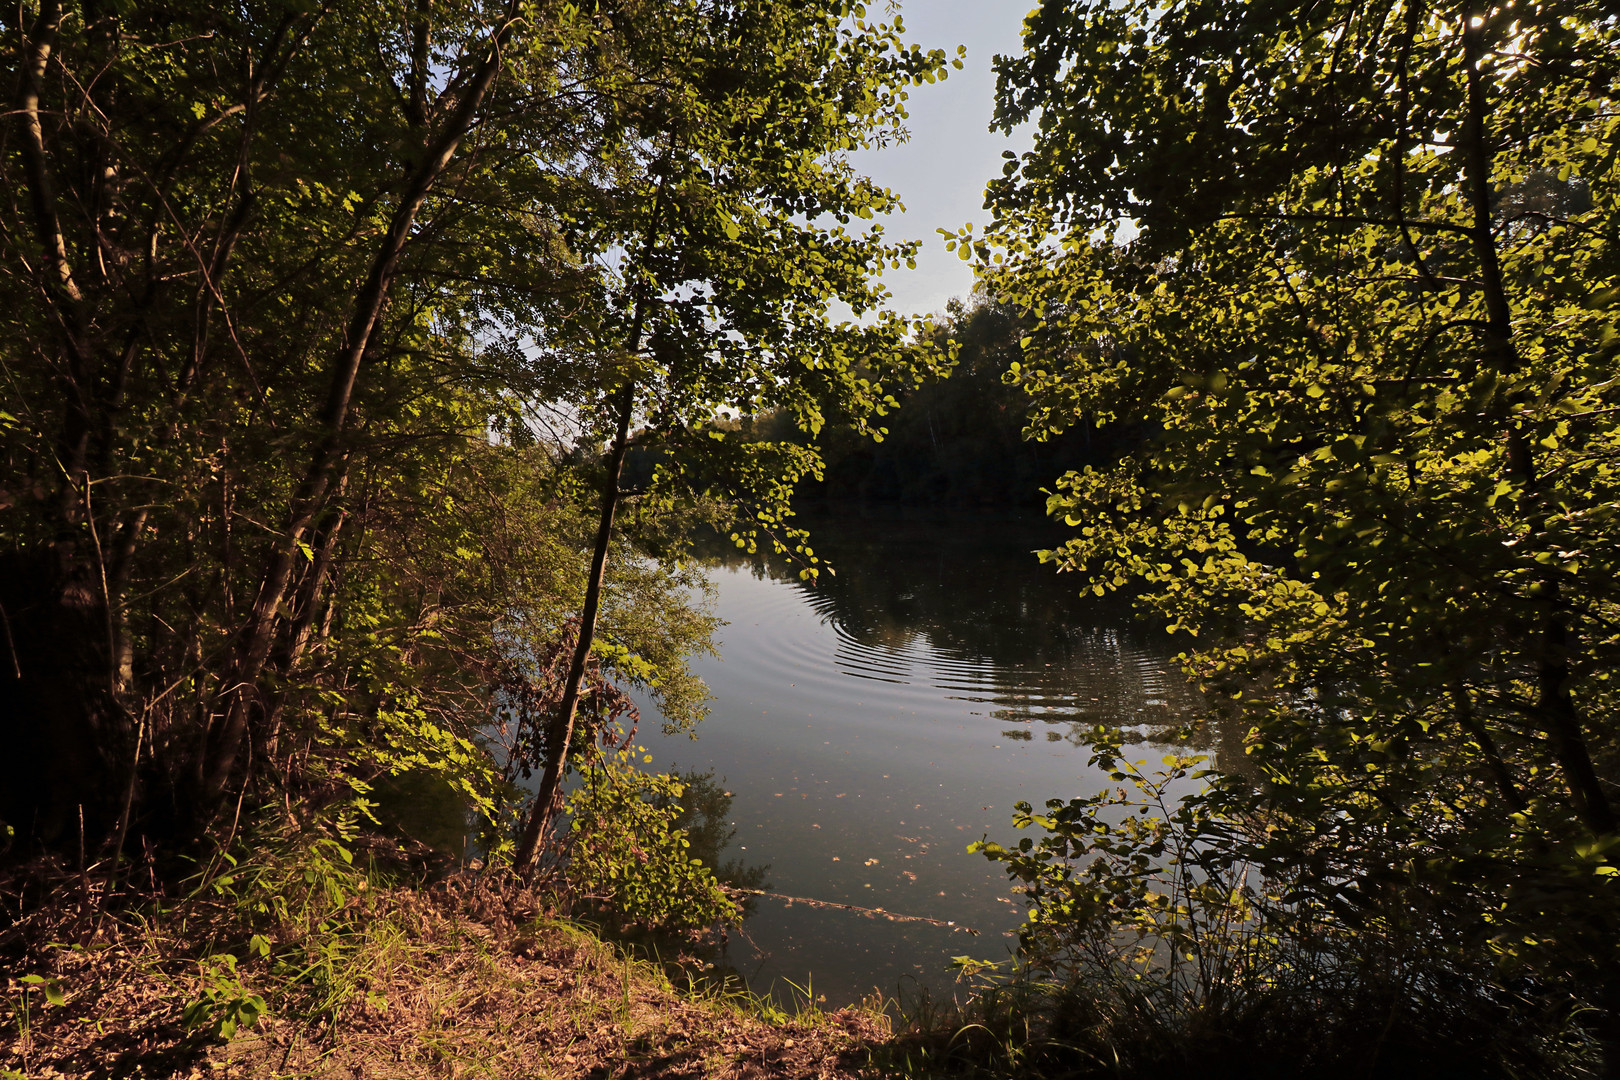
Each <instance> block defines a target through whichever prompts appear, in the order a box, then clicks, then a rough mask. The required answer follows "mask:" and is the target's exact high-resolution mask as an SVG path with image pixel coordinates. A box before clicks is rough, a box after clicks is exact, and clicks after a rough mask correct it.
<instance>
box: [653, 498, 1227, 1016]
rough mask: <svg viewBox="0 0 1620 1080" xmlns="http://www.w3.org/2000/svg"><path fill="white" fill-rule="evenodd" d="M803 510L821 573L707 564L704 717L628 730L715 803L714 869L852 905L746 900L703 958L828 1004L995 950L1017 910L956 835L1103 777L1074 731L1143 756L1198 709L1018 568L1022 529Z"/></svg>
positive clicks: (1109, 628) (1148, 653)
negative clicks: (717, 958) (1120, 741)
mask: <svg viewBox="0 0 1620 1080" xmlns="http://www.w3.org/2000/svg"><path fill="white" fill-rule="evenodd" d="M802 523H803V524H804V525H805V526H806V527H807V528H809V529H810V530H811V535H812V544H813V546H814V547H815V549H816V551H817V553H818V555H820V556H821V557H822V558H824V559H825V560H826V561H827V562H828V563H829V564H831V566H832V567H833V568H834V569H836V571H837V574H836V576H831V575H828V574H826V573H824V574H823V575H822V577H821V580H820V582H819V583H818V584H816V585H814V586H811V585H808V584H805V583H801V582H799V581H798V580H797V573H796V568H794V567H790V566H787V565H785V564H778V563H776V562H774V561H771V560H767V559H761V558H755V559H751V560H749V559H737V558H733V559H732V560H731V561H730V562H729V563H728V564H727V565H725V566H723V567H722V568H721V569H719V570H717V571H716V573H715V578H716V584H717V586H718V599H717V610H718V614H719V615H720V616H721V617H722V618H724V619H725V620H727V623H728V625H727V626H725V627H724V628H723V629H722V630H721V633H720V659H719V660H706V661H701V662H699V663H698V664H697V665H696V666H697V668H698V671H699V674H701V675H702V676H703V677H704V678H705V679H706V680H707V681H708V683H709V686H710V688H711V690H712V691H713V693H714V701H713V703H712V710H711V713H710V716H709V718H708V719H707V720H706V721H704V723H703V724H702V725H701V727H700V729H699V733H700V738H699V739H698V740H697V741H696V742H692V741H689V740H687V739H686V738H684V737H680V736H676V737H673V738H671V737H661V736H656V735H652V734H651V732H650V731H649V729H651V728H653V727H655V725H652V724H647V725H644V726H643V728H642V731H643V733H644V734H646V735H648V736H650V738H647V739H643V740H642V741H646V742H647V744H648V746H649V748H651V749H652V750H653V751H654V753H655V754H657V755H658V757H659V764H660V767H675V768H679V769H682V770H694V769H695V770H700V771H703V772H706V773H709V774H711V775H712V776H713V777H714V779H715V780H717V781H718V782H719V783H720V784H721V785H723V791H721V794H722V795H724V794H725V793H727V792H729V793H730V794H729V796H728V797H729V799H730V810H731V817H730V818H729V819H728V821H727V823H726V825H725V826H724V831H729V833H730V835H729V837H727V838H725V839H724V840H717V845H719V844H723V854H717V856H716V858H717V859H720V860H722V861H725V860H730V861H731V862H732V863H733V866H732V867H731V870H732V872H733V873H736V872H738V871H740V870H742V869H743V867H745V866H749V865H752V866H756V867H760V866H763V865H765V864H769V867H770V870H769V878H770V881H771V884H772V891H773V892H774V893H779V894H785V895H787V896H798V897H807V898H811V899H815V900H818V901H822V902H825V903H831V904H845V905H851V906H853V907H854V908H859V909H862V910H861V911H851V910H844V909H838V908H828V907H821V906H807V905H805V904H802V903H795V904H792V905H789V904H787V903H786V902H784V901H781V900H778V899H774V898H769V897H768V898H764V899H761V900H760V901H759V903H758V905H757V907H756V910H755V913H754V914H753V915H752V917H751V918H750V919H749V920H748V922H747V924H746V925H745V927H744V935H743V940H741V941H733V943H732V945H731V947H730V950H729V955H728V956H727V957H726V958H725V959H726V961H727V962H728V963H729V964H730V965H734V966H735V967H737V968H738V969H739V970H741V971H742V972H743V973H744V974H745V975H747V976H748V977H749V978H750V980H751V982H752V983H753V985H754V987H755V988H756V989H759V990H764V989H766V988H768V987H769V986H770V985H771V983H772V982H773V981H776V980H787V979H791V980H793V982H795V983H797V984H798V985H800V986H804V985H805V980H806V978H811V979H813V983H814V990H815V992H816V993H817V994H825V995H826V996H827V998H828V1000H829V1001H830V1002H831V1003H833V1004H839V1003H843V1002H848V1001H852V1000H855V999H858V998H859V997H860V996H862V995H863V994H864V993H866V992H867V991H869V990H871V989H872V988H873V987H877V988H880V989H882V990H884V991H885V992H886V993H893V992H894V991H895V989H896V986H897V983H900V982H901V981H902V980H904V981H905V982H908V983H909V982H910V981H911V980H916V981H917V982H919V983H922V984H925V985H928V986H930V987H932V988H933V989H934V990H936V991H939V990H948V987H949V981H950V975H949V971H948V965H949V959H950V957H952V956H956V955H962V954H969V955H972V956H975V957H977V958H980V959H990V960H996V959H1004V958H1006V956H1007V954H1008V951H1009V949H1010V948H1011V945H1012V940H1011V932H1012V930H1013V929H1014V928H1015V927H1016V926H1017V925H1018V922H1019V919H1020V916H1021V912H1022V906H1021V904H1020V903H1019V902H1018V897H1017V896H1016V895H1015V894H1012V893H1010V892H1009V890H1008V886H1007V883H1006V881H1005V878H1004V877H1003V875H1002V874H1001V873H1000V871H998V870H997V869H996V868H995V867H993V866H991V865H990V864H989V863H988V862H986V861H985V860H984V859H982V858H981V857H979V856H976V855H968V854H967V853H966V851H965V848H966V846H967V844H968V843H969V842H970V841H972V840H976V839H978V838H980V837H981V836H983V835H985V834H987V833H988V834H992V835H995V836H997V837H998V838H1003V839H1005V838H1007V837H1008V836H1009V834H1010V833H1011V831H1012V830H1011V825H1010V818H1011V814H1012V805H1013V803H1015V802H1017V801H1019V800H1030V801H1033V802H1035V803H1037V804H1039V803H1040V802H1042V801H1044V800H1045V799H1047V798H1054V797H1063V798H1066V797H1070V796H1073V795H1078V794H1082V793H1087V792H1089V791H1092V790H1095V789H1096V788H1097V787H1099V786H1101V785H1102V784H1104V783H1106V780H1105V778H1103V777H1102V776H1100V775H1099V774H1097V773H1095V772H1094V771H1093V770H1091V769H1090V767H1089V766H1088V764H1087V759H1088V756H1089V755H1088V752H1087V750H1086V749H1085V742H1084V735H1085V733H1086V732H1088V731H1089V730H1090V729H1091V728H1092V727H1094V726H1095V725H1097V724H1099V723H1102V724H1107V725H1109V726H1111V727H1115V728H1122V729H1125V730H1126V731H1127V732H1128V733H1130V734H1132V735H1133V736H1134V739H1135V741H1136V742H1138V743H1139V744H1141V745H1142V746H1143V748H1144V751H1145V755H1144V756H1147V757H1149V759H1150V760H1151V759H1153V758H1156V757H1157V756H1159V755H1160V754H1162V753H1163V751H1162V750H1149V749H1148V744H1150V743H1153V742H1159V741H1162V739H1163V738H1164V737H1166V736H1168V735H1169V734H1170V732H1171V731H1172V729H1173V728H1174V727H1175V726H1176V725H1177V723H1178V722H1179V720H1180V719H1182V718H1183V717H1185V716H1186V715H1187V712H1188V711H1189V710H1190V709H1191V708H1193V707H1194V706H1195V705H1196V700H1195V698H1194V696H1193V694H1192V693H1191V692H1190V691H1189V690H1188V688H1187V687H1186V685H1185V682H1184V680H1183V679H1182V677H1181V676H1180V674H1179V673H1178V672H1177V671H1176V670H1175V669H1174V665H1173V664H1172V663H1170V662H1169V659H1168V658H1169V656H1170V655H1171V654H1172V653H1173V652H1174V649H1173V648H1172V647H1171V645H1170V643H1169V642H1168V640H1166V639H1165V638H1164V637H1163V636H1162V635H1155V634H1154V633H1152V632H1150V631H1149V630H1147V629H1144V628H1143V627H1141V626H1140V625H1139V624H1137V623H1135V622H1133V621H1132V619H1131V617H1130V613H1129V611H1128V610H1127V609H1126V608H1125V607H1124V606H1122V605H1120V604H1119V603H1118V602H1112V601H1104V600H1100V599H1097V598H1093V597H1079V596H1077V595H1076V592H1077V589H1076V587H1075V585H1074V584H1072V583H1071V581H1072V579H1064V578H1061V577H1058V576H1056V575H1054V574H1053V573H1052V571H1051V570H1050V568H1047V567H1042V566H1041V565H1039V564H1038V563H1037V562H1036V560H1035V558H1034V556H1033V555H1031V554H1030V552H1031V551H1032V550H1033V549H1036V548H1040V547H1050V546H1053V545H1054V544H1055V543H1057V542H1058V541H1059V540H1060V539H1061V535H1062V534H1061V533H1060V532H1056V531H1054V530H1052V529H1051V528H1050V527H1049V526H1047V525H1046V524H1045V523H1044V522H1041V521H1038V520H1036V521H1031V520H1029V519H1020V518H1009V517H1005V516H999V517H975V516H964V515H962V514H960V513H956V514H951V515H948V516H941V515H933V516H911V515H899V514H889V515H885V516H862V517H843V518H828V519H809V520H805V521H803V522H802ZM717 790H719V789H717ZM721 835H722V833H721V832H719V831H717V832H716V833H715V837H716V838H718V837H720V836H721ZM761 873H763V871H761ZM879 909H881V910H879ZM891 913H898V914H901V915H906V916H919V917H922V918H926V919H933V920H937V921H938V923H939V925H934V924H928V923H914V922H912V923H902V922H893V921H890V920H889V919H888V918H887V915H889V914H891ZM953 923H954V925H950V924H953ZM967 927H972V928H974V929H976V930H978V931H979V935H978V936H977V937H972V936H969V935H968V934H967V933H965V932H964V930H965V928H967Z"/></svg>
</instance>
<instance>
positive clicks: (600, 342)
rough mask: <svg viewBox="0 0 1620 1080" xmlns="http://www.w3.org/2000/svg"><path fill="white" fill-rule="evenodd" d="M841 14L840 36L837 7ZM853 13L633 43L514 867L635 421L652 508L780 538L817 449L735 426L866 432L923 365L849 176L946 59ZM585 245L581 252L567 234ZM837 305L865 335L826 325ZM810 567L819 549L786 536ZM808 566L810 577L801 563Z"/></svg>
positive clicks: (588, 228) (526, 851) (585, 331)
mask: <svg viewBox="0 0 1620 1080" xmlns="http://www.w3.org/2000/svg"><path fill="white" fill-rule="evenodd" d="M852 12H853V13H854V15H855V20H856V21H855V23H854V25H853V26H851V25H849V21H848V20H849V16H850V15H851V13H852ZM861 15H862V12H861V11H860V9H859V8H858V6H857V7H854V8H852V7H851V6H850V5H847V4H829V5H822V6H816V5H809V6H806V5H801V4H786V3H752V4H741V5H733V4H729V3H713V2H707V0H691V2H684V3H667V2H666V3H662V4H658V5H654V6H650V7H648V8H647V9H646V10H645V11H643V12H641V13H640V19H639V20H638V21H637V23H636V25H635V33H633V34H629V35H626V38H625V52H624V56H623V61H624V65H625V67H624V71H625V73H626V74H625V80H624V83H623V88H622V90H621V91H620V93H619V94H618V95H616V97H615V100H616V101H617V102H618V104H619V106H620V111H619V113H618V114H617V116H616V117H615V121H614V124H615V128H616V130H617V131H618V132H619V137H620V138H621V139H622V140H623V144H624V148H625V149H624V153H625V154H626V160H627V161H628V162H629V163H630V164H629V166H628V167H627V168H626V169H625V171H624V172H622V173H621V174H619V175H616V176H612V177H609V178H607V181H608V182H607V183H605V184H604V186H603V187H602V189H601V191H600V193H599V195H598V197H597V199H596V201H595V205H596V206H597V207H598V208H599V209H598V210H597V211H596V212H595V213H593V214H592V215H591V216H590V217H589V218H588V219H586V220H584V221H582V222H581V226H582V228H581V236H582V237H583V236H585V235H588V236H589V237H590V244H591V246H592V249H593V250H594V251H596V252H598V253H599V255H598V257H599V258H600V259H601V260H603V261H606V262H610V264H611V265H612V266H613V269H612V271H611V272H610V274H609V275H608V277H607V278H606V280H605V281H604V286H603V288H604V292H603V295H602V297H601V306H600V308H599V310H598V311H597V312H596V313H595V314H594V315H593V316H592V317H591V318H589V319H581V320H577V321H576V323H575V325H574V327H572V328H568V329H565V330H563V331H562V332H565V333H569V334H571V335H576V337H575V340H577V345H575V346H573V347H572V348H571V349H570V350H569V351H570V354H572V355H580V356H587V357H592V358H594V363H595V364H596V365H597V368H598V372H599V373H598V374H597V375H596V376H595V377H594V378H593V379H589V380H580V381H577V382H576V384H575V390H574V391H573V393H572V400H573V401H574V402H575V403H576V405H577V407H578V408H579V410H580V412H581V415H583V416H584V417H586V418H587V419H588V422H589V423H590V425H591V428H590V430H591V432H592V434H594V435H595V436H596V437H598V438H601V439H603V440H604V441H605V442H606V444H607V455H606V457H607V463H606V468H605V469H604V472H603V475H602V479H601V498H600V517H599V523H598V528H597V538H596V546H595V554H594V560H593V564H592V571H591V578H590V581H589V583H588V587H587V591H586V594H585V598H584V603H583V606H582V609H581V613H580V619H579V630H578V633H577V636H576V642H575V646H574V653H573V657H572V660H571V664H570V668H569V673H568V677H567V680H566V682H565V684H564V687H563V690H562V696H561V700H560V702H559V703H558V705H557V708H556V709H555V711H554V713H552V715H551V716H550V717H549V718H548V722H547V726H548V730H547V733H546V737H545V739H544V771H543V773H542V776H541V781H540V785H539V791H538V793H537V796H536V800H535V804H534V808H533V810H532V811H531V813H530V815H529V818H528V820H527V822H526V824H525V826H524V828H523V831H522V835H521V837H520V839H519V842H518V846H517V851H516V854H515V857H514V862H515V864H516V866H517V867H518V868H519V869H520V870H526V869H528V868H529V867H530V866H532V864H533V862H534V859H535V856H536V853H537V852H538V850H539V845H540V842H541V840H542V838H543V837H544V836H545V834H546V831H547V828H548V826H549V824H550V821H551V818H552V816H553V814H554V813H555V812H556V810H557V809H558V808H559V807H560V804H561V791H562V787H561V785H562V778H563V776H564V774H565V772H566V770H567V769H568V768H569V766H570V755H569V748H570V746H571V745H572V744H573V742H574V730H573V725H574V719H575V712H576V709H577V705H578V701H579V697H580V693H581V687H582V686H583V685H584V681H585V676H586V670H587V665H588V661H589V658H590V655H591V649H592V646H593V643H594V634H595V626H596V616H597V607H598V604H599V602H600V597H601V591H602V589H601V586H602V579H603V574H604V572H605V568H606V564H607V557H608V551H609V546H610V542H611V537H612V535H613V530H614V523H615V515H616V513H617V511H618V507H619V502H620V490H619V489H620V484H621V477H622V474H623V467H624V459H625V455H626V453H627V451H628V450H629V448H630V443H631V438H632V432H633V422H634V421H635V420H636V419H637V417H638V416H639V417H640V418H641V421H642V425H641V430H640V432H639V434H638V435H637V436H636V438H637V440H638V441H639V442H641V443H642V444H643V445H647V446H652V447H656V448H657V449H660V450H662V451H665V452H666V457H665V464H664V465H663V466H662V467H661V468H660V469H659V470H658V472H657V475H656V477H655V479H654V482H653V484H652V488H651V490H650V491H648V492H645V493H642V496H641V498H642V499H643V500H644V501H648V502H657V501H659V500H660V499H667V498H670V497H673V496H675V495H676V494H678V493H683V492H684V493H686V494H687V495H688V496H697V497H703V496H708V495H718V496H719V497H720V498H722V499H723V500H724V501H726V502H728V503H730V504H732V505H734V506H736V507H737V508H738V509H740V510H741V512H742V515H743V518H742V521H741V522H740V524H739V529H738V531H737V532H735V533H734V534H733V535H734V536H735V538H736V539H737V540H738V541H739V542H740V543H744V544H749V543H757V533H758V532H760V531H763V532H765V533H766V534H768V535H769V536H770V537H771V542H772V543H776V544H779V545H780V544H784V543H788V542H791V534H789V533H787V532H786V531H785V530H784V520H785V518H786V516H787V514H788V509H787V502H788V498H789V495H790V493H791V489H792V484H793V482H794V481H795V480H796V479H798V478H799V477H800V476H804V475H806V474H812V473H818V472H819V469H820V461H819V458H818V456H817V454H816V452H815V450H814V449H813V447H811V446H804V445H799V444H797V443H794V442H789V441H781V442H764V441H753V440H749V441H740V440H729V441H728V440H727V438H726V434H727V433H726V430H725V428H724V427H723V426H720V425H718V424H717V423H716V421H718V420H720V419H721V418H723V417H725V416H726V415H728V414H731V415H735V414H738V413H743V414H748V415H753V414H758V413H762V412H781V413H783V414H785V415H787V416H790V417H791V418H792V420H793V422H794V424H795V425H796V426H797V427H798V428H799V429H801V430H802V431H805V432H807V433H809V434H811V435H812V436H813V435H815V434H816V433H818V432H819V431H820V430H821V428H822V427H823V425H824V424H825V423H826V422H827V420H828V418H829V416H831V417H834V418H836V419H841V420H845V421H847V422H850V423H852V424H854V425H855V426H856V427H857V428H858V429H860V430H861V431H863V432H865V431H868V430H869V429H870V427H871V426H872V424H873V423H874V421H875V420H876V418H877V417H879V416H881V415H882V414H883V413H884V411H885V410H886V409H887V408H889V407H892V406H893V405H894V404H895V403H896V402H895V399H894V397H893V396H892V394H891V393H890V392H889V389H888V387H890V386H893V385H895V384H896V382H898V383H900V384H912V383H915V382H916V381H917V379H918V378H920V376H921V374H922V373H924V372H926V371H927V370H929V368H930V364H931V358H932V357H933V356H934V355H935V354H934V352H933V351H932V350H931V349H929V348H927V347H923V346H920V345H916V344H913V343H912V342H911V341H910V340H908V338H909V335H910V332H911V330H912V329H913V327H912V326H911V325H910V324H908V323H907V322H906V321H905V320H903V319H901V318H899V317H897V316H895V315H894V314H893V313H891V312H885V311H881V310H879V305H880V303H881V300H882V297H883V295H884V293H883V290H882V288H881V286H880V285H879V284H878V281H877V278H878V275H879V274H880V273H881V272H882V270H883V269H884V267H885V266H894V267H898V266H899V265H900V263H901V261H902V260H907V261H910V260H911V258H912V255H913V253H914V250H915V245H914V244H888V243H886V242H885V241H884V239H883V235H882V228H881V226H873V227H872V228H870V229H869V230H868V231H866V232H858V231H857V232H852V231H850V230H849V229H848V228H847V226H849V225H850V223H851V221H852V219H869V218H871V217H872V216H874V215H875V214H878V213H883V212H885V211H888V210H891V209H893V208H894V207H895V206H896V205H897V200H896V197H895V196H894V194H893V193H892V192H890V191H888V190H887V189H882V188H878V187H877V186H876V185H875V184H873V183H872V182H871V181H869V180H867V179H865V178H863V177H860V176H857V175H856V174H854V173H853V172H852V171H851V169H850V167H849V165H848V162H847V160H846V158H845V155H846V154H847V152H848V151H850V150H853V149H857V148H861V147H869V146H874V145H880V144H882V143H884V142H887V141H888V140H890V139H893V138H896V137H898V136H899V135H900V133H901V129H900V128H899V124H900V121H901V119H902V118H903V116H904V108H903V105H902V102H903V101H904V100H905V95H906V90H905V87H907V86H910V85H913V84H921V83H923V82H925V81H928V82H932V81H934V80H935V79H937V78H940V77H943V70H944V64H945V57H944V54H943V53H942V52H940V51H939V50H934V51H933V52H930V53H924V52H923V51H922V50H921V49H918V48H916V47H915V46H913V47H911V48H910V49H907V48H906V47H904V45H903V44H902V42H901V39H900V36H899V35H900V33H901V32H902V30H903V26H902V24H901V22H900V20H899V19H896V20H895V22H894V24H893V25H892V26H891V25H887V24H867V23H866V22H865V21H864V20H863V19H862V18H861ZM576 243H577V242H576ZM836 302H841V303H843V304H845V305H847V307H848V308H849V309H850V311H851V312H852V313H853V314H854V315H855V316H857V317H861V316H865V315H868V314H871V315H872V316H873V318H872V320H871V321H870V322H868V323H866V324H864V325H863V324H857V323H853V322H842V323H834V322H833V321H832V319H831V317H830V314H829V313H830V310H831V308H832V305H833V304H834V303H836ZM799 547H800V550H801V551H802V552H803V554H804V555H805V557H806V558H807V559H810V560H813V558H814V555H813V552H810V551H808V549H805V548H804V547H803V545H802V544H800V545H799ZM806 572H807V573H810V572H813V567H810V568H808V569H807V571H806Z"/></svg>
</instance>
